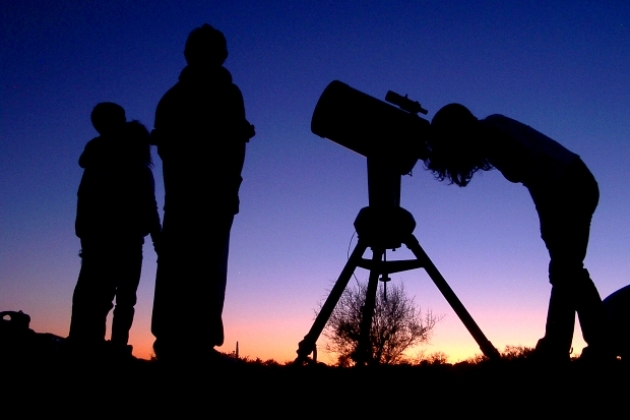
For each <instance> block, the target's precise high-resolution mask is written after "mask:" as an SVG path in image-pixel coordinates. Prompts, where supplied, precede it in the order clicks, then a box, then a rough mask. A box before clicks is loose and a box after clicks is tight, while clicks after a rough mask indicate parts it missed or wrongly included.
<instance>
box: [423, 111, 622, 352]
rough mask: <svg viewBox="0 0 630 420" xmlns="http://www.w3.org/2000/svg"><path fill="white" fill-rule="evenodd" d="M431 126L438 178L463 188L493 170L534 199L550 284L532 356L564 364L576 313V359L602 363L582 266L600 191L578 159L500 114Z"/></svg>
mask: <svg viewBox="0 0 630 420" xmlns="http://www.w3.org/2000/svg"><path fill="white" fill-rule="evenodd" d="M431 127H432V136H431V139H430V140H429V141H428V142H427V147H428V149H429V150H428V152H429V157H428V158H427V159H426V161H425V164H426V166H427V168H428V169H430V170H431V171H432V172H433V173H434V175H435V176H436V178H437V179H438V180H440V181H443V180H447V181H449V182H450V183H452V184H457V185H459V186H460V187H464V186H466V185H467V184H468V183H469V182H470V180H471V178H472V176H473V175H474V174H475V172H477V171H479V170H482V171H487V170H490V169H492V168H496V169H498V170H499V171H500V172H501V173H502V174H503V176H504V177H505V178H506V179H507V180H508V181H510V182H515V183H522V184H523V185H524V186H525V187H527V189H528V190H529V192H530V194H531V197H532V199H533V200H534V204H535V205H536V210H537V211H538V216H539V218H540V232H541V236H542V239H543V241H544V242H545V245H546V246H547V249H548V250H549V256H550V257H551V261H550V263H549V280H550V282H551V285H552V289H551V298H550V300H549V310H548V313H547V323H546V330H545V336H544V337H543V338H542V339H540V340H539V341H538V343H537V345H536V353H535V354H536V356H537V357H538V358H539V359H542V360H545V361H549V362H560V363H561V362H566V361H568V360H569V355H570V351H571V343H572V340H573V330H574V324H575V314H576V313H577V315H578V318H579V320H580V326H581V327H582V333H583V336H584V340H585V341H586V343H587V344H588V347H587V348H585V349H584V351H583V353H582V354H583V356H585V358H586V357H587V356H590V357H592V358H595V359H599V358H606V357H609V356H610V353H609V351H608V346H607V344H606V340H607V338H606V333H605V328H606V326H605V321H604V310H603V306H602V301H601V298H600V296H599V293H598V291H597V289H596V287H595V285H594V284H593V281H592V280H591V278H590V276H589V273H588V271H587V270H586V269H585V268H584V263H583V261H584V258H585V256H586V248H587V244H588V238H589V230H590V224H591V218H592V216H593V213H594V211H595V208H596V207H597V202H598V200H599V189H598V186H597V182H596V181H595V178H594V177H593V175H592V174H591V172H590V171H589V170H588V168H587V167H586V165H585V164H584V163H583V162H582V160H581V159H580V157H579V156H578V155H576V154H575V153H573V152H571V151H569V150H567V149H566V148H565V147H563V146H561V145H560V144H559V143H557V142H556V141H554V140H552V139H550V138H549V137H547V136H545V135H544V134H542V133H540V132H538V131H536V130H534V129H533V128H531V127H529V126H527V125H525V124H522V123H520V122H518V121H515V120H513V119H510V118H508V117H505V116H503V115H490V116H489V117H487V118H484V119H482V120H478V119H477V118H476V117H475V116H474V115H473V114H472V113H471V112H470V111H469V110H468V109H467V108H466V107H464V106H462V105H459V104H450V105H447V106H445V107H443V108H442V109H440V110H439V111H438V112H437V113H436V114H435V116H434V117H433V120H432V122H431Z"/></svg>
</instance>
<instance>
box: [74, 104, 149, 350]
mask: <svg viewBox="0 0 630 420" xmlns="http://www.w3.org/2000/svg"><path fill="white" fill-rule="evenodd" d="M91 118H92V123H93V125H94V128H95V129H96V131H98V133H99V134H100V136H98V137H96V138H94V139H92V140H90V141H89V142H88V143H87V145H86V146H85V150H84V151H83V154H82V155H81V158H80V159H79V165H80V166H81V167H82V168H84V171H83V177H82V178H81V184H80V185H79V191H78V202H77V217H76V222H75V231H76V235H77V236H78V237H79V238H80V239H81V254H80V255H81V260H82V261H81V270H80V273H79V278H78V281H77V285H76V287H75V289H74V295H73V297H72V318H71V322H70V333H69V336H68V342H69V344H71V345H72V346H75V347H81V348H82V347H91V348H94V349H98V348H101V349H103V347H102V346H103V344H104V342H105V331H106V318H107V314H108V313H109V311H110V310H111V309H112V308H113V307H114V305H113V301H114V298H115V299H116V306H115V309H114V316H113V322H112V333H111V344H112V346H113V349H114V351H116V352H121V354H123V355H124V354H129V355H130V354H131V350H132V349H131V346H128V345H127V342H128V339H129V329H130V328H131V325H132V322H133V317H134V305H135V304H136V290H137V288H138V283H139V281H140V271H141V267H142V245H143V243H144V237H145V236H146V235H148V234H150V235H151V238H152V240H153V244H154V246H155V247H156V250H157V245H158V242H159V235H160V230H161V227H160V218H159V215H158V212H157V204H156V201H155V192H154V189H155V187H154V179H153V174H152V172H151V168H150V166H151V153H150V147H151V146H150V143H149V132H148V131H147V129H146V128H145V127H144V126H143V125H142V124H140V123H139V122H137V121H132V122H126V117H125V111H124V109H123V108H122V107H121V106H120V105H117V104H114V103H110V102H103V103H99V104H98V105H96V106H95V107H94V110H93V111H92V116H91Z"/></svg>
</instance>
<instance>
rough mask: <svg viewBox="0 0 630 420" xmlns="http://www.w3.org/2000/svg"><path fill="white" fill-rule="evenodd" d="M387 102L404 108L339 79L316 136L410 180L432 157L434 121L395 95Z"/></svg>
mask: <svg viewBox="0 0 630 420" xmlns="http://www.w3.org/2000/svg"><path fill="white" fill-rule="evenodd" d="M385 99H386V100H387V101H388V102H392V103H394V104H396V105H398V107H399V108H397V107H395V106H392V105H390V104H388V103H385V102H383V101H381V100H379V99H376V98H374V97H373V96H370V95H367V94H365V93H363V92H361V91H358V90H356V89H354V88H352V87H350V86H348V85H347V84H345V83H343V82H340V81H338V80H335V81H333V82H331V83H330V84H329V85H328V87H326V89H325V90H324V92H323V93H322V95H321V97H320V98H319V101H318V102H317V105H316V106H315V111H314V112H313V118H312V120H311V131H312V132H313V133H314V134H316V135H318V136H320V137H324V138H327V139H330V140H332V141H334V142H336V143H339V144H341V145H342V146H345V147H347V148H348V149H350V150H353V151H355V152H357V153H359V154H361V155H363V156H366V157H367V158H368V160H369V159H370V158H378V160H379V162H381V164H385V165H387V166H388V167H389V168H390V169H392V170H393V171H394V172H395V173H396V174H398V175H406V174H408V173H409V172H411V170H412V169H413V167H414V165H415V164H416V162H417V160H418V159H424V158H426V157H427V152H426V143H425V139H426V137H427V135H428V133H429V122H428V121H427V120H425V119H423V118H420V117H419V116H418V115H417V113H418V112H421V113H423V114H426V112H427V111H426V110H424V109H423V108H422V107H421V106H420V104H419V103H418V102H414V101H411V100H410V99H408V98H407V97H406V96H401V95H399V94H397V93H395V92H392V91H389V92H388V93H387V96H386V97H385Z"/></svg>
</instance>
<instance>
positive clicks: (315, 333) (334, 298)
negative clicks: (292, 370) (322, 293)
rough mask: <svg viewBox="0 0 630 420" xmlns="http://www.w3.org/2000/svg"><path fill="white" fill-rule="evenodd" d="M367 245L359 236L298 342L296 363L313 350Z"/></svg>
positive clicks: (302, 361)
mask: <svg viewBox="0 0 630 420" xmlns="http://www.w3.org/2000/svg"><path fill="white" fill-rule="evenodd" d="M367 247H368V246H367V244H366V243H365V241H361V238H359V242H358V243H357V246H356V247H355V248H354V251H352V254H351V255H350V258H349V259H348V261H347V262H346V265H345V266H344V267H343V270H341V274H339V278H338V279H337V281H336V282H335V285H334V286H333V288H332V290H331V291H330V294H329V295H328V298H326V302H324V305H323V306H322V308H321V309H320V311H319V313H318V314H317V317H315V321H314V322H313V325H312V326H311V329H310V330H309V332H308V334H306V336H305V337H304V340H302V341H301V342H300V344H298V350H297V354H298V356H297V358H296V359H295V362H296V363H304V362H305V361H306V360H307V358H308V355H309V354H311V353H312V352H313V350H315V343H316V342H317V339H318V338H319V336H320V335H321V333H322V331H323V330H324V327H325V326H326V322H328V319H329V318H330V315H331V314H332V312H333V310H334V309H335V306H336V305H337V302H339V299H340V298H341V295H342V294H343V291H344V290H345V289H346V286H348V282H349V281H350V278H351V277H352V273H354V270H356V268H357V265H358V263H359V261H360V260H361V257H362V256H363V253H365V250H366V249H367Z"/></svg>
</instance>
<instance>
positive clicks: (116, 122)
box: [90, 102, 127, 134]
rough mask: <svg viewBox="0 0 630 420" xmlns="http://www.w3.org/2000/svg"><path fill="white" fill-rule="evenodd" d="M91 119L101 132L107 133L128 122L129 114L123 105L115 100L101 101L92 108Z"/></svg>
mask: <svg viewBox="0 0 630 420" xmlns="http://www.w3.org/2000/svg"><path fill="white" fill-rule="evenodd" d="M90 120H91V121H92V125H93V126H94V128H95V129H96V131H98V132H99V134H107V133H110V132H112V131H114V130H116V129H117V128H120V127H121V126H122V125H123V124H124V123H125V122H127V116H126V115H125V110H124V108H123V107H122V106H120V105H118V104H115V103H113V102H101V103H99V104H96V106H95V107H94V109H93V110H92V114H91V115H90Z"/></svg>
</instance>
